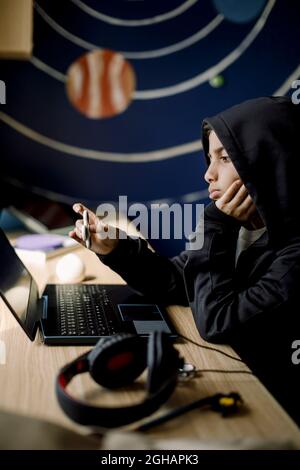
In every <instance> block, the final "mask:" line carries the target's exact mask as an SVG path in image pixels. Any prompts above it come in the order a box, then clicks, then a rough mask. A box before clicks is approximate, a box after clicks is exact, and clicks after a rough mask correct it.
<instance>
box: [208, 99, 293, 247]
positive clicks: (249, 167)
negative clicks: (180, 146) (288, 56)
mask: <svg viewBox="0 0 300 470" xmlns="http://www.w3.org/2000/svg"><path fill="white" fill-rule="evenodd" d="M205 124H208V125H209V126H210V127H211V128H212V129H213V130H214V131H215V132H216V134H217V136H218V138H219V139H220V141H221V142H222V144H223V146H224V148H225V149H226V151H227V152H228V155H229V157H230V158H231V160H232V163H233V164H234V166H235V168H236V170H237V172H238V173H239V175H240V177H241V179H242V181H243V183H244V184H245V186H246V188H247V190H248V192H249V194H250V196H251V197H252V199H253V200H254V203H255V204H256V206H257V209H258V211H259V213H260V215H261V217H262V219H263V220H264V222H265V224H266V227H267V231H268V237H269V242H270V243H272V244H277V243H281V242H282V241H284V240H286V239H287V238H292V237H293V236H297V235H300V223H299V222H300V105H296V104H293V102H292V100H291V98H289V97H261V98H256V99H252V100H248V101H245V102H243V103H241V104H239V105H236V106H233V107H231V108H229V109H227V110H225V111H222V112H221V113H219V114H217V115H216V116H213V117H209V118H206V119H204V121H203V123H202V136H203V149H204V154H205V158H206V161H207V163H208V164H209V160H208V156H207V154H208V148H209V141H208V136H207V135H205V132H204V131H203V127H204V125H205Z"/></svg>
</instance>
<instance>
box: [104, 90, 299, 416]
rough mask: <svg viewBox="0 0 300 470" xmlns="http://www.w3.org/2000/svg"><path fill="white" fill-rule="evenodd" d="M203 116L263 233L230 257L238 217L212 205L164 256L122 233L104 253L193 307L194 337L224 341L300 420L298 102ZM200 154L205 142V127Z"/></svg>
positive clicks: (172, 299)
mask: <svg viewBox="0 0 300 470" xmlns="http://www.w3.org/2000/svg"><path fill="white" fill-rule="evenodd" d="M204 123H208V124H209V125H210V127H212V128H213V129H214V130H215V132H216V134H217V136H218V137H219V139H220V140H221V142H222V144H223V145H224V147H225V149H226V150H227V152H228V154H229V156H230V158H231V160H232V162H233V164H234V166H235V168H236V170H237V171H238V173H239V175H240V177H241V179H242V181H243V182H244V184H245V186H246V187H247V189H248V191H249V194H250V195H251V197H252V198H253V200H254V202H255V204H256V206H257V209H258V211H259V213H260V215H261V217H262V219H263V221H264V222H265V225H266V227H267V231H266V232H265V233H264V235H262V237H260V238H259V239H258V240H257V241H256V242H254V243H253V244H252V245H250V246H249V247H248V248H247V250H245V251H243V252H242V253H241V255H240V256H239V258H238V261H237V264H235V252H236V245H237V238H238V234H239V229H240V223H239V222H238V221H237V220H236V219H234V218H233V217H230V216H228V215H226V214H224V213H223V212H221V211H220V210H219V209H218V208H217V207H216V205H215V203H214V202H212V203H211V204H209V205H208V206H206V208H205V213H204V245H203V247H202V248H201V249H199V250H187V251H184V252H182V253H181V254H180V255H179V256H176V257H174V258H172V259H168V258H166V257H163V256H161V255H159V254H158V253H153V252H152V251H151V250H149V248H148V247H147V243H146V241H144V240H142V239H132V238H130V237H128V238H127V239H125V240H120V242H119V244H118V246H117V248H116V249H115V250H114V251H113V252H112V253H110V254H109V255H106V256H100V259H101V260H102V261H103V262H104V263H105V264H107V265H109V266H110V267H111V268H112V269H113V270H115V271H116V272H118V273H119V274H120V275H121V276H122V277H123V279H124V280H125V281H126V282H127V283H128V284H129V285H130V286H132V287H133V288H135V289H136V290H137V291H139V292H141V293H144V294H150V295H151V296H152V298H153V300H156V301H160V302H161V301H163V302H165V303H168V304H181V305H190V307H191V309H192V312H193V316H194V320H195V324H196V326H197V328H198V330H199V332H200V335H201V336H202V337H203V338H204V339H206V340H207V341H210V342H222V343H229V344H230V345H231V346H233V347H234V348H235V349H236V350H237V351H238V353H239V354H240V355H241V357H242V358H243V359H244V360H245V361H246V362H247V363H248V365H249V367H250V368H251V369H252V370H253V371H254V373H256V374H257V375H258V376H259V378H260V379H261V380H262V381H263V382H264V384H265V385H266V386H267V387H268V388H269V389H270V391H271V392H272V393H273V394H274V395H275V397H276V398H277V399H278V400H279V401H280V402H281V403H282V405H283V406H284V407H285V408H286V409H287V411H288V412H290V413H291V415H292V416H293V417H294V418H295V419H296V420H297V421H298V423H299V424H300V405H299V402H298V397H300V380H299V371H300V364H299V365H298V366H297V365H296V364H293V362H292V354H293V352H294V351H293V349H292V343H293V342H294V341H295V340H300V328H299V325H300V312H299V307H298V293H300V224H298V217H299V198H298V192H299V189H298V188H300V184H299V183H300V156H299V154H298V147H299V145H298V141H297V140H298V136H299V135H300V106H297V105H294V104H293V103H292V101H291V99H290V98H286V97H263V98H258V99H253V100H249V101H246V102H244V103H242V104H240V105H237V106H234V107H232V108H230V109H228V110H226V111H223V112H221V113H220V114H218V115H217V116H214V117H211V118H207V119H205V120H204ZM203 148H204V154H205V157H206V160H207V161H208V158H207V152H208V141H207V138H206V137H205V134H203Z"/></svg>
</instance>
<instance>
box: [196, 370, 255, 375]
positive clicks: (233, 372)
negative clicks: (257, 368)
mask: <svg viewBox="0 0 300 470" xmlns="http://www.w3.org/2000/svg"><path fill="white" fill-rule="evenodd" d="M193 372H195V373H197V372H200V373H201V372H222V373H223V372H224V373H225V374H250V375H255V374H254V373H253V372H252V371H251V370H234V369H233V370H232V369H195V370H194V371H193Z"/></svg>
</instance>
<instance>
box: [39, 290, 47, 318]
mask: <svg viewBox="0 0 300 470" xmlns="http://www.w3.org/2000/svg"><path fill="white" fill-rule="evenodd" d="M39 310H40V311H39V317H40V319H41V320H46V318H47V315H48V295H42V297H41V298H40V299H39Z"/></svg>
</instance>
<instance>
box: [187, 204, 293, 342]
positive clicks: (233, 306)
mask: <svg viewBox="0 0 300 470" xmlns="http://www.w3.org/2000/svg"><path fill="white" fill-rule="evenodd" d="M207 209H208V210H206V211H205V244H204V247H203V249H202V250H200V251H199V252H197V253H196V252H194V253H193V254H192V255H191V256H190V258H189V260H188V262H187V264H186V267H185V279H186V285H187V291H188V298H189V302H190V306H191V308H192V311H193V315H194V320H195V323H196V325H197V328H198V330H199V332H200V334H201V336H202V337H203V338H204V339H205V340H206V341H209V342H215V343H218V342H221V343H225V342H230V340H231V339H232V338H233V335H236V334H237V332H238V331H239V330H240V328H243V327H244V326H245V324H247V323H248V322H250V321H253V320H254V319H255V317H256V316H258V315H264V316H268V315H269V314H270V313H271V312H273V311H274V310H275V309H276V308H278V307H279V305H282V304H284V303H285V302H286V301H287V300H288V299H290V298H291V296H292V295H293V294H295V292H297V289H299V287H297V286H299V280H300V272H299V271H300V269H299V263H298V262H297V261H296V259H297V258H296V259H295V253H299V240H298V241H297V240H296V241H294V242H292V241H291V243H290V244H289V245H288V246H286V247H282V248H281V249H278V251H277V253H276V258H275V259H274V261H273V263H271V265H270V266H269V269H268V270H267V272H265V274H264V275H263V276H261V278H260V279H259V280H258V281H257V282H255V283H253V285H250V286H249V287H248V288H247V289H245V290H238V289H237V287H236V283H235V281H234V279H235V250H236V241H237V236H238V226H234V222H233V224H231V225H230V224H228V223H227V222H226V220H225V218H224V219H223V220H221V219H220V218H219V219H218V222H216V220H214V214H215V213H216V209H217V208H216V206H215V207H212V206H211V207H209V206H208V207H207ZM217 210H218V209H217ZM225 217H228V216H226V215H225ZM231 219H232V218H231ZM233 221H234V219H233ZM235 337H236V336H235Z"/></svg>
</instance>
